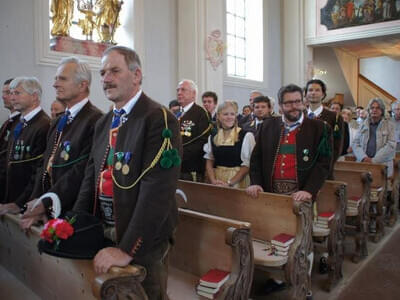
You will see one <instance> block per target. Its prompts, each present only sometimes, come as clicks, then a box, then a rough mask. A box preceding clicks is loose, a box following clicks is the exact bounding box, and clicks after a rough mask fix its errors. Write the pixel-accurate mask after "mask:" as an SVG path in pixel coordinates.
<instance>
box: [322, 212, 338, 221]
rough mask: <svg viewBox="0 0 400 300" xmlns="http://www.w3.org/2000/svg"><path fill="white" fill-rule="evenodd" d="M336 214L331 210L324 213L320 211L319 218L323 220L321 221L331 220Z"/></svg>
mask: <svg viewBox="0 0 400 300" xmlns="http://www.w3.org/2000/svg"><path fill="white" fill-rule="evenodd" d="M334 216H335V213H334V212H331V211H329V212H322V213H319V214H318V220H321V221H330V220H332V219H333V217H334Z"/></svg>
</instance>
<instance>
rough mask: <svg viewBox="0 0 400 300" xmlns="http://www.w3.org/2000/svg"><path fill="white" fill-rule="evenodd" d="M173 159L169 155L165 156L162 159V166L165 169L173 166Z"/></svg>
mask: <svg viewBox="0 0 400 300" xmlns="http://www.w3.org/2000/svg"><path fill="white" fill-rule="evenodd" d="M172 164H173V162H172V159H170V158H168V157H163V158H162V159H161V161H160V165H161V167H162V168H164V169H169V168H171V167H172Z"/></svg>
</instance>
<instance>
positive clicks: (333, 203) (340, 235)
mask: <svg viewBox="0 0 400 300" xmlns="http://www.w3.org/2000/svg"><path fill="white" fill-rule="evenodd" d="M346 199H347V197H346V183H344V182H341V181H332V180H326V181H325V183H324V185H323V186H322V188H321V190H320V191H319V193H318V195H317V199H316V207H317V214H319V213H322V212H334V213H335V217H334V218H333V219H332V220H331V221H330V222H329V232H321V231H319V230H317V228H315V227H314V228H313V229H314V230H313V239H314V245H315V247H316V248H322V249H323V251H324V252H325V251H327V252H328V254H329V257H328V283H327V285H326V287H325V288H326V290H328V291H330V290H331V289H332V288H333V287H334V286H335V285H336V284H337V283H338V282H339V280H340V279H341V278H342V277H343V274H342V265H343V259H344V224H345V220H346Z"/></svg>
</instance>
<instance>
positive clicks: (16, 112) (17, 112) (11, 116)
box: [8, 111, 20, 120]
mask: <svg viewBox="0 0 400 300" xmlns="http://www.w3.org/2000/svg"><path fill="white" fill-rule="evenodd" d="M19 114H20V112H19V111H14V112H12V113H11V114H10V115H9V116H8V119H9V120H11V119H12V118H14V117H16V116H18V115H19Z"/></svg>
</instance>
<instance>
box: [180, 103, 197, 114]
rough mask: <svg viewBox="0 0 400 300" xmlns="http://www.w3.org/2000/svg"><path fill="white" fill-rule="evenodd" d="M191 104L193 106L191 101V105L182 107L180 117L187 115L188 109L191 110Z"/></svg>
mask: <svg viewBox="0 0 400 300" xmlns="http://www.w3.org/2000/svg"><path fill="white" fill-rule="evenodd" d="M193 104H194V101H193V102H192V103H190V104H188V105H186V106H185V107H183V112H182V114H181V117H182V116H183V115H184V114H185V113H187V112H188V110H189V109H191V108H192V106H193Z"/></svg>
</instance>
